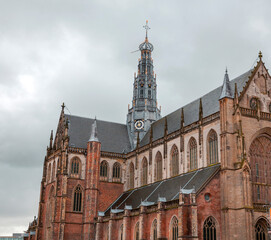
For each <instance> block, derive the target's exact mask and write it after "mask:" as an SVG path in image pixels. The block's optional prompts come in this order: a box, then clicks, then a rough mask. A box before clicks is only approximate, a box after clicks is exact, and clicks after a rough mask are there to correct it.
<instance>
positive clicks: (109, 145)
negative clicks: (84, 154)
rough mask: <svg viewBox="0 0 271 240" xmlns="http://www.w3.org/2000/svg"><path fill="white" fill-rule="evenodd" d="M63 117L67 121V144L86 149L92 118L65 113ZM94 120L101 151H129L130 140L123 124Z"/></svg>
mask: <svg viewBox="0 0 271 240" xmlns="http://www.w3.org/2000/svg"><path fill="white" fill-rule="evenodd" d="M65 118H67V119H68V121H69V130H68V135H69V137H70V140H69V146H70V147H78V148H84V149H86V148H87V142H88V140H89V137H90V134H91V126H92V124H93V123H94V119H91V118H84V117H78V116H73V115H68V114H65ZM96 121H97V132H98V139H99V141H100V142H101V150H102V151H104V152H112V153H124V152H129V151H130V149H131V147H130V141H129V137H128V132H127V127H126V125H125V124H120V123H113V122H107V121H101V120H96Z"/></svg>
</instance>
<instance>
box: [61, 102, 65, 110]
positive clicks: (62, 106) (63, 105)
mask: <svg viewBox="0 0 271 240" xmlns="http://www.w3.org/2000/svg"><path fill="white" fill-rule="evenodd" d="M61 108H62V111H64V108H65V103H64V102H63V103H62V105H61Z"/></svg>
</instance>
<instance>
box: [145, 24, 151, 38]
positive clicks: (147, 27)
mask: <svg viewBox="0 0 271 240" xmlns="http://www.w3.org/2000/svg"><path fill="white" fill-rule="evenodd" d="M143 28H145V29H146V39H147V38H148V30H150V29H151V28H150V27H149V25H148V20H146V25H144V26H143Z"/></svg>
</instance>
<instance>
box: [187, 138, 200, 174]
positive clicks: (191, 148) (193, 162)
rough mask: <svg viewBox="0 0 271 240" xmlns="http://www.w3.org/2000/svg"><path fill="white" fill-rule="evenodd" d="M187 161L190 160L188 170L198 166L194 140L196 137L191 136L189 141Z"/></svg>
mask: <svg viewBox="0 0 271 240" xmlns="http://www.w3.org/2000/svg"><path fill="white" fill-rule="evenodd" d="M189 162H190V170H193V169H196V168H197V167H198V161H197V142H196V139H195V138H193V137H192V138H191V139H190V141H189Z"/></svg>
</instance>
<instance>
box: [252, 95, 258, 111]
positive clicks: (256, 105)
mask: <svg viewBox="0 0 271 240" xmlns="http://www.w3.org/2000/svg"><path fill="white" fill-rule="evenodd" d="M250 107H251V109H253V110H256V109H257V107H258V102H257V98H251V100H250Z"/></svg>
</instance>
